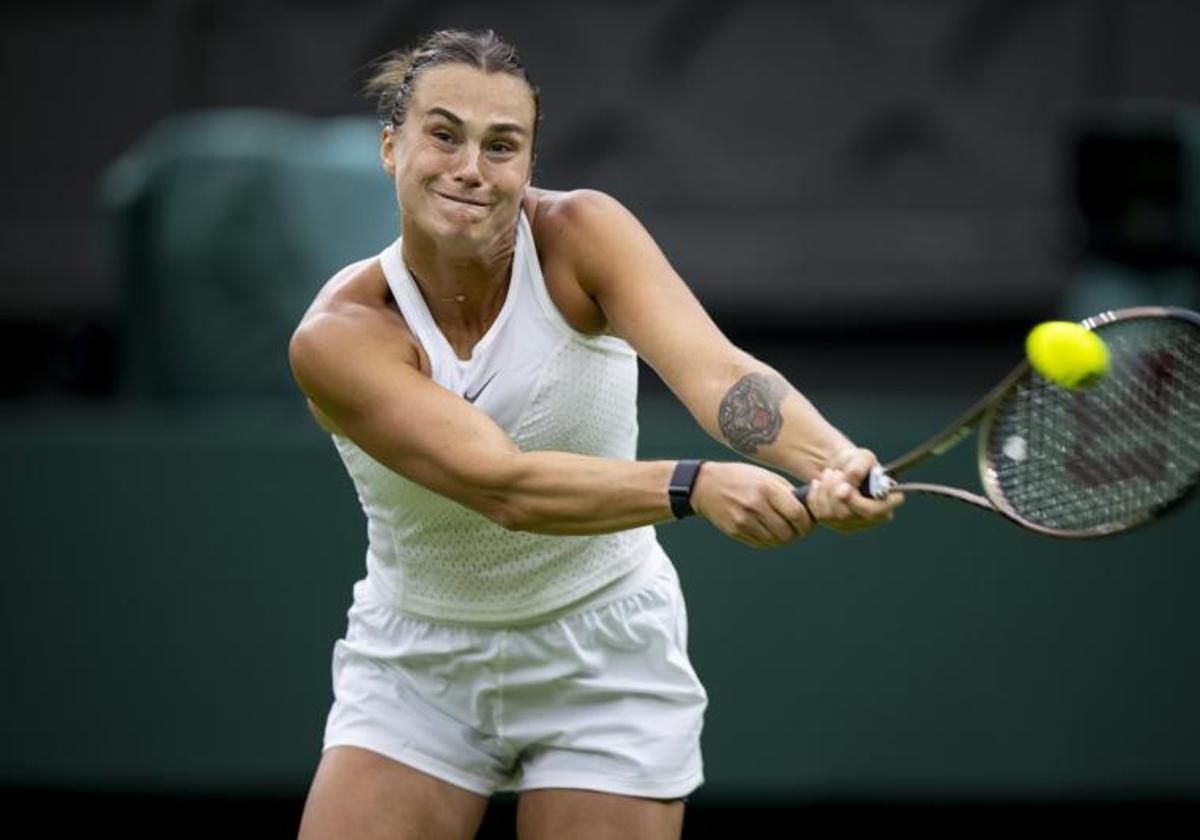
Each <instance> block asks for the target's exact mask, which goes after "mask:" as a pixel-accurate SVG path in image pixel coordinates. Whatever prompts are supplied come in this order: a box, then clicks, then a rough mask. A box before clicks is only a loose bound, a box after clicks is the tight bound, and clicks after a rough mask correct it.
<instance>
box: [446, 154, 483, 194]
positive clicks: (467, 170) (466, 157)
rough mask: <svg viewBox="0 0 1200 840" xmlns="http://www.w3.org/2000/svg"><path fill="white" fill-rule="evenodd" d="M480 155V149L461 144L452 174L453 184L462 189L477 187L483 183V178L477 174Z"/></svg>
mask: <svg viewBox="0 0 1200 840" xmlns="http://www.w3.org/2000/svg"><path fill="white" fill-rule="evenodd" d="M482 154H483V149H482V148H481V147H479V146H477V145H475V144H472V143H465V144H463V147H462V153H461V154H460V155H459V156H458V160H457V161H456V163H457V166H456V167H455V169H454V173H453V177H454V181H455V183H458V184H461V185H462V186H464V187H478V186H480V185H481V184H482V183H483V176H482V175H481V174H480V172H479V159H480V157H481V156H482Z"/></svg>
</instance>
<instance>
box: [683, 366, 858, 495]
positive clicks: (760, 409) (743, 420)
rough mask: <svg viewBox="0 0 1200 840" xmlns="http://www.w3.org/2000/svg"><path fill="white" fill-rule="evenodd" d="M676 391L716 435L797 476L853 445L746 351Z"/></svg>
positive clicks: (810, 474) (807, 475)
mask: <svg viewBox="0 0 1200 840" xmlns="http://www.w3.org/2000/svg"><path fill="white" fill-rule="evenodd" d="M680 396H681V397H682V398H683V399H684V402H685V403H686V404H687V405H688V408H689V409H690V410H691V412H692V414H693V415H694V416H695V417H696V419H697V420H698V421H699V422H700V424H701V425H702V426H703V427H704V429H705V430H706V431H707V432H708V433H709V434H710V435H712V436H713V437H714V438H716V439H717V440H719V441H720V442H722V443H724V444H725V445H726V446H729V447H731V448H733V449H735V450H737V451H738V452H740V453H742V454H743V455H746V456H748V457H750V458H753V459H755V460H757V461H760V462H763V463H766V464H770V465H772V466H776V467H779V468H781V469H784V470H786V471H788V472H790V473H792V474H793V475H795V476H798V477H800V478H805V479H808V478H813V477H814V476H816V475H818V474H819V473H820V471H821V470H822V469H824V468H825V467H826V466H829V465H830V464H831V463H833V462H834V461H835V459H836V458H837V456H838V454H839V453H842V452H844V451H845V450H846V449H847V448H850V447H852V446H853V444H852V443H851V442H850V440H849V439H848V438H847V437H846V436H845V435H843V434H842V433H841V432H840V431H838V430H837V429H836V428H835V427H834V426H833V425H832V424H831V423H829V421H827V420H826V419H825V418H824V417H823V416H822V415H821V413H820V412H819V411H818V410H817V409H816V407H815V406H814V405H813V404H812V403H811V402H809V400H808V399H807V398H806V397H805V396H804V395H803V394H801V393H800V392H799V391H797V390H796V389H795V388H793V387H792V386H791V385H790V384H788V382H787V380H785V379H784V378H783V377H782V376H780V375H779V373H778V372H776V371H775V370H774V369H772V368H771V367H769V366H768V365H765V364H763V363H762V362H759V361H758V360H757V359H754V358H753V357H752V356H749V355H743V356H742V357H741V358H739V359H738V360H737V361H735V362H733V363H731V364H729V365H728V366H727V367H725V368H724V369H723V370H721V371H719V372H715V373H712V374H710V375H709V376H708V377H706V380H705V381H702V382H697V383H695V384H693V385H692V387H691V388H689V389H688V392H687V393H684V394H681V395H680Z"/></svg>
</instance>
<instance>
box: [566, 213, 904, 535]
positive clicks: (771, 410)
mask: <svg viewBox="0 0 1200 840" xmlns="http://www.w3.org/2000/svg"><path fill="white" fill-rule="evenodd" d="M546 224H547V225H549V226H551V229H552V236H553V237H554V241H555V242H556V243H561V247H564V248H565V249H567V252H568V253H569V254H570V262H571V264H572V265H573V266H574V269H575V272H576V279H577V281H578V282H579V285H580V287H581V288H582V289H583V290H584V291H585V292H587V293H588V294H589V295H591V296H592V297H593V298H594V299H595V300H596V301H597V303H598V304H599V306H600V308H601V309H602V310H603V312H604V314H605V316H606V318H607V320H608V323H609V326H610V328H611V329H612V331H613V332H614V333H616V334H617V335H619V336H621V337H622V338H624V339H625V340H626V341H628V342H629V343H630V344H631V345H632V346H633V348H634V349H635V350H636V351H637V352H638V354H639V355H640V356H641V357H642V358H643V359H645V360H646V362H647V363H648V364H649V365H650V366H651V367H653V368H654V370H655V371H656V372H657V373H658V375H659V376H660V377H662V379H663V381H664V382H666V383H667V385H668V387H670V388H671V390H672V391H673V392H674V393H675V395H676V396H677V397H679V399H680V401H682V402H683V404H684V405H685V406H686V407H687V409H688V410H689V411H690V412H691V414H692V416H693V417H695V418H696V421H697V422H698V423H699V424H700V425H701V426H702V427H703V428H704V430H705V431H706V432H708V434H709V435H711V436H712V437H714V438H715V439H717V440H718V441H720V442H721V443H724V444H726V445H727V446H730V447H732V448H733V449H736V450H737V451H738V452H741V453H742V454H743V455H746V456H748V457H751V458H753V459H755V460H757V461H760V462H763V463H766V464H770V465H772V466H775V467H778V468H780V469H782V470H784V471H786V472H788V473H791V474H792V475H794V476H797V477H799V478H801V479H805V480H810V479H818V478H821V477H822V474H823V471H824V470H827V469H834V470H837V471H838V472H839V473H841V474H842V475H844V477H845V480H846V481H848V482H850V483H851V484H852V485H853V486H857V484H858V482H860V481H861V480H862V478H863V477H864V476H865V475H866V472H867V471H868V470H869V469H870V467H871V466H872V465H873V464H874V463H875V458H874V456H873V455H872V454H871V453H870V452H867V451H866V450H862V449H859V448H857V447H856V446H855V445H854V444H853V443H852V442H851V441H850V440H849V439H848V438H847V437H846V436H845V435H844V434H842V433H841V432H840V431H838V430H837V429H836V428H835V427H834V426H833V425H832V424H830V423H829V422H828V421H827V420H826V419H825V418H824V417H823V416H822V415H821V413H820V412H819V411H818V410H817V409H816V407H815V406H813V404H812V403H811V402H809V401H808V399H806V398H805V397H804V395H802V394H801V393H800V392H799V391H797V390H796V389H795V388H793V387H792V386H791V385H790V384H788V382H787V381H786V380H785V379H784V378H783V377H782V376H780V374H779V373H778V372H777V371H775V370H774V369H773V368H771V367H770V366H769V365H766V364H764V363H763V362H761V361H759V360H758V359H756V358H754V357H753V356H751V355H750V354H749V353H746V352H745V351H743V350H741V349H739V348H738V347H736V346H735V345H733V344H732V343H731V342H730V341H729V340H728V339H727V338H726V337H725V335H724V334H723V333H722V332H721V331H720V329H719V328H718V327H717V325H716V324H715V323H714V322H713V320H712V319H711V318H710V317H709V316H708V313H707V312H705V311H704V308H703V307H702V306H701V305H700V302H699V301H698V300H697V299H696V298H695V296H694V295H693V294H692V292H691V290H689V289H688V287H687V285H686V284H685V283H684V282H683V280H682V279H681V278H680V277H679V275H678V274H677V273H676V272H675V270H674V269H673V268H672V267H671V265H670V263H669V262H668V261H667V259H666V257H665V256H664V255H663V253H662V251H661V250H660V249H659V247H658V245H657V244H656V243H655V242H654V240H653V239H652V238H651V237H650V235H649V233H647V231H646V230H645V228H644V227H643V226H642V225H641V223H640V222H639V221H638V220H637V219H636V218H635V217H634V216H633V214H631V213H630V212H629V211H628V210H626V209H625V208H624V207H623V206H622V205H621V204H619V203H618V202H617V201H615V200H614V199H612V198H610V197H608V196H606V195H604V194H602V193H598V192H592V191H580V192H578V193H572V194H570V195H568V196H564V197H563V198H562V199H561V200H560V201H559V203H558V206H557V207H555V208H554V210H553V211H552V213H551V214H549V218H548V219H547V220H546ZM826 478H828V476H827V477H826ZM838 478H839V481H838V484H839V486H840V485H841V483H842V482H841V481H840V476H838ZM848 491H850V492H848ZM833 495H836V498H832V499H824V498H821V497H820V496H819V495H818V496H816V497H812V498H813V501H814V504H815V505H816V506H819V507H821V508H822V510H821V511H818V515H819V516H820V517H821V518H823V519H826V518H832V519H849V520H853V519H856V518H858V519H868V520H873V519H880V518H886V517H887V516H888V515H890V511H891V509H892V508H894V507H895V505H896V504H897V503H898V501H899V500H898V499H895V500H889V501H887V502H876V501H873V500H868V499H863V498H862V497H861V496H859V495H858V494H857V493H856V492H852V491H851V490H850V488H844V487H840V489H839V490H838V492H837V493H836V494H833ZM838 500H840V501H841V502H842V503H843V507H842V508H841V509H838V510H834V509H832V508H831V507H829V506H830V505H832V506H835V507H836V503H837V501H838ZM827 502H828V504H827ZM826 508H829V509H828V510H826ZM823 513H827V514H828V515H822V514H823Z"/></svg>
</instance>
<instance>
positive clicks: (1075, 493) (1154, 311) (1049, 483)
mask: <svg viewBox="0 0 1200 840" xmlns="http://www.w3.org/2000/svg"><path fill="white" fill-rule="evenodd" d="M1082 324H1083V325H1084V326H1085V327H1087V328H1088V329H1090V330H1092V331H1094V332H1095V333H1097V334H1098V335H1099V336H1100V337H1101V338H1102V339H1104V343H1105V344H1107V345H1108V351H1109V372H1108V374H1107V375H1106V376H1104V378H1102V379H1101V380H1100V381H1099V382H1097V383H1096V384H1095V385H1093V386H1091V387H1090V388H1086V389H1081V390H1070V389H1066V388H1062V387H1060V386H1058V385H1054V384H1053V383H1051V382H1048V381H1047V380H1045V379H1043V378H1042V377H1041V375H1039V374H1038V373H1037V372H1036V371H1034V370H1033V369H1032V368H1031V367H1030V366H1029V362H1028V361H1023V362H1021V363H1020V364H1019V365H1017V367H1016V368H1015V369H1014V370H1013V371H1012V372H1011V373H1010V374H1009V375H1008V376H1006V377H1005V378H1004V379H1003V380H1002V381H1001V382H1000V383H999V384H998V385H997V386H996V387H995V388H993V389H992V391H991V392H990V393H988V394H987V395H986V396H984V397H983V398H982V399H981V400H979V402H977V403H975V405H973V406H971V408H969V409H968V410H967V411H965V412H964V413H963V414H962V415H961V416H960V417H959V418H958V419H957V420H955V421H954V422H953V423H951V424H950V425H949V426H947V427H946V428H945V429H944V430H943V431H942V432H941V433H940V434H938V435H936V436H934V437H933V438H931V439H930V440H929V441H927V442H926V443H924V444H922V445H921V446H919V447H917V448H916V449H914V450H912V451H911V452H909V453H908V454H906V455H904V456H902V457H900V458H897V459H896V460H895V461H893V462H892V463H890V464H887V465H886V466H885V467H883V468H882V469H881V468H878V467H877V468H876V469H875V470H873V471H872V473H871V475H869V476H868V477H867V479H866V480H865V481H864V482H863V486H862V487H861V488H860V492H862V494H863V495H869V496H873V497H874V498H878V499H881V498H884V497H886V495H887V494H888V493H889V492H890V491H892V490H896V491H900V492H904V493H932V494H935V495H938V496H947V497H949V498H952V499H958V500H959V501H961V502H966V503H968V504H971V505H975V506H976V507H980V508H983V509H985V510H990V511H993V512H996V513H1000V514H1002V515H1004V516H1006V517H1008V518H1009V519H1010V520H1012V521H1013V522H1015V523H1017V524H1018V525H1022V526H1024V527H1026V528H1029V529H1031V530H1034V531H1037V532H1039V533H1042V534H1047V535H1050V536H1054V537H1066V538H1074V539H1079V538H1086V537H1102V536H1107V535H1109V534H1116V533H1119V532H1121V531H1125V530H1128V529H1130V528H1134V527H1136V526H1138V525H1143V524H1145V523H1147V522H1150V521H1152V520H1154V519H1156V518H1158V517H1160V516H1162V515H1163V514H1165V513H1166V512H1167V511H1169V510H1171V509H1172V508H1174V507H1176V506H1177V505H1178V504H1179V503H1180V502H1182V501H1183V500H1184V499H1185V498H1186V497H1187V496H1188V494H1190V493H1191V492H1192V491H1193V490H1194V489H1195V487H1196V484H1197V481H1198V480H1200V314H1198V313H1196V312H1191V311H1189V310H1186V309H1175V308H1169V307H1156V306H1144V307H1135V308H1131V309H1120V310H1116V311H1112V312H1103V313H1101V314H1099V315H1095V316H1093V317H1091V318H1087V319H1085V320H1084V321H1083V322H1082ZM976 427H978V429H979V444H978V456H977V462H978V466H979V478H980V482H981V484H982V485H983V490H984V493H985V494H986V495H984V496H981V495H979V494H977V493H972V492H969V491H967V490H962V489H960V488H957V487H947V486H944V485H941V484H920V483H909V482H904V481H899V480H898V478H899V476H901V475H902V474H904V473H906V472H908V471H909V470H911V469H912V468H913V467H916V466H918V465H919V464H922V463H924V462H925V461H928V460H929V459H930V458H932V457H933V456H935V455H941V454H942V453H944V452H946V451H947V450H949V449H950V448H952V447H953V446H954V445H955V444H957V443H959V442H960V441H961V440H962V439H963V438H965V437H966V436H967V435H968V434H970V432H971V430H972V429H974V428H976ZM796 492H797V496H798V497H799V498H801V499H803V498H804V496H805V495H807V487H800V488H798V489H797V491H796Z"/></svg>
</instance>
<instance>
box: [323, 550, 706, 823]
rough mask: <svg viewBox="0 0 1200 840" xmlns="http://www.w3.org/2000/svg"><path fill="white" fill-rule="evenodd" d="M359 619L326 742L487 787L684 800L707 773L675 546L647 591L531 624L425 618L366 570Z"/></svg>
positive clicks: (339, 659) (336, 682)
mask: <svg viewBox="0 0 1200 840" xmlns="http://www.w3.org/2000/svg"><path fill="white" fill-rule="evenodd" d="M634 574H637V573H636V572H635V573H634ZM593 603H595V602H594V601H593ZM348 619H349V620H348V629H347V633H346V637H345V638H343V639H339V640H338V641H337V643H336V644H335V645H334V652H333V689H334V698H335V699H334V703H333V707H332V708H331V709H330V712H329V717H328V720H327V722H326V727H325V738H324V749H329V748H330V747H334V746H343V745H351V746H356V747H363V748H366V749H369V750H372V751H374V752H377V753H380V754H382V755H385V756H387V757H389V758H392V759H394V760H395V761H399V762H402V763H404V764H407V765H409V766H411V767H415V768H416V769H418V770H421V771H422V772H425V773H428V774H430V775H433V776H436V777H437V778H440V779H442V780H444V781H447V782H450V783H451V784H454V785H458V786H459V787H463V788H466V789H467V790H471V791H474V792H476V793H480V794H483V795H490V794H492V793H494V792H496V791H502V790H515V791H522V790H532V789H535V788H548V787H556V788H558V787H562V788H583V789H588V790H597V791H604V792H608V793H616V794H624V795H631V796H644V797H652V798H661V799H674V798H679V797H683V796H686V795H687V794H689V793H690V792H691V791H693V790H695V789H696V788H697V787H699V785H700V784H701V782H702V781H703V771H702V763H701V757H700V730H701V727H702V725H703V718H704V709H705V706H706V705H707V696H706V694H705V691H704V688H703V686H702V685H701V684H700V681H699V679H697V677H696V673H695V671H694V670H693V669H692V666H691V663H690V662H689V661H688V657H687V614H686V611H685V608H684V603H683V596H682V593H681V591H680V588H679V578H678V576H677V575H676V572H675V569H674V567H673V566H672V565H671V563H670V561H669V560H666V558H665V557H664V558H663V561H662V562H661V563H658V564H655V566H654V568H652V569H651V570H650V574H649V576H648V579H646V580H644V581H639V582H638V585H637V588H636V589H635V590H633V591H632V592H629V591H626V592H624V594H621V595H618V596H617V597H616V598H615V599H614V600H609V601H601V602H600V603H599V604H598V605H596V606H592V607H584V608H583V609H581V610H578V611H574V612H570V613H568V614H566V615H562V616H559V617H556V618H553V619H551V620H548V621H546V622H543V623H540V624H533V625H530V626H524V627H516V628H499V629H492V628H479V627H470V626H458V625H449V624H435V623H430V622H427V621H423V620H420V619H417V618H414V617H412V616H409V615H407V614H405V613H402V612H399V611H398V610H396V609H395V608H393V607H392V606H391V605H389V604H388V603H386V602H385V601H384V600H383V599H382V598H381V597H380V596H379V594H378V593H377V591H376V590H375V587H374V586H373V585H372V584H371V583H370V582H369V581H368V580H366V579H363V580H360V581H358V583H356V584H355V586H354V604H353V606H352V607H351V608H350V611H349V613H348Z"/></svg>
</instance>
